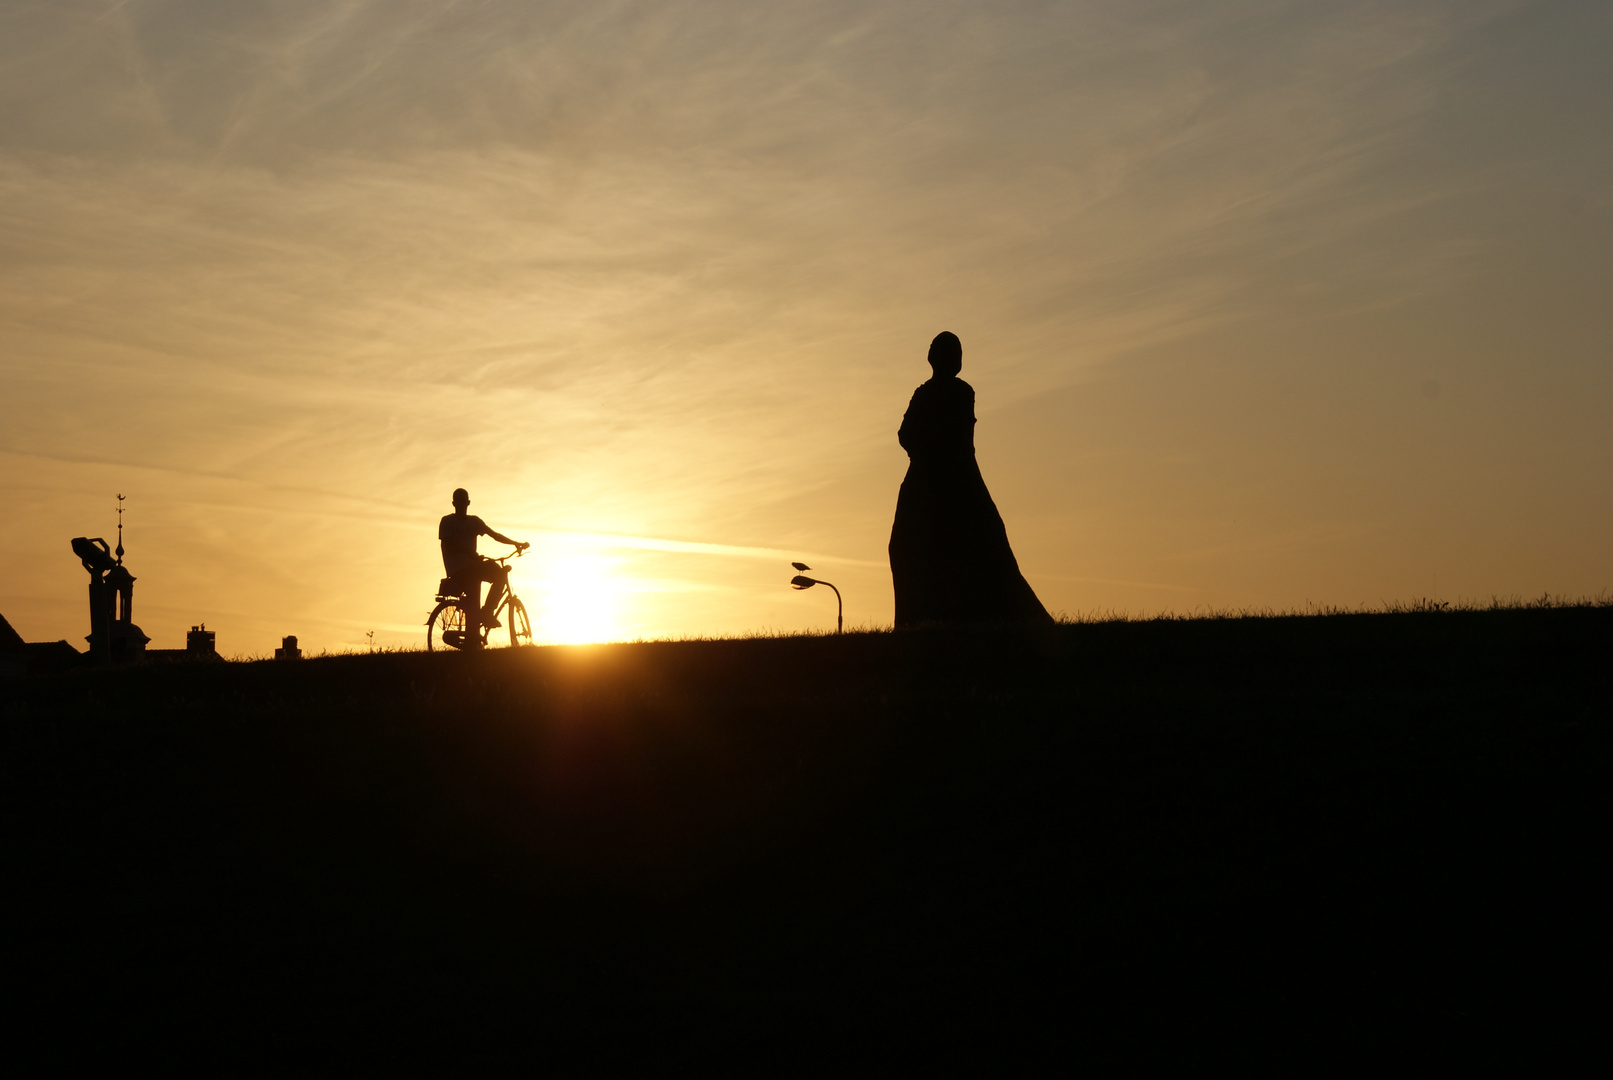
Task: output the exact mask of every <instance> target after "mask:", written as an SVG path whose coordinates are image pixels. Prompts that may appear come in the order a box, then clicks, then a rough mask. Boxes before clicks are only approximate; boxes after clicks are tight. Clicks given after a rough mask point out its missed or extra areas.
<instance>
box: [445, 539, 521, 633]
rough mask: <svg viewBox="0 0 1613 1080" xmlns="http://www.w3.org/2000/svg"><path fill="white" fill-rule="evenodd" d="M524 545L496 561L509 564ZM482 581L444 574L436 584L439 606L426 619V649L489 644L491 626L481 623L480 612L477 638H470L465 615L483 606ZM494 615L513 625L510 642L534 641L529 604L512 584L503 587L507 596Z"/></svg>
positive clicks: (504, 564)
mask: <svg viewBox="0 0 1613 1080" xmlns="http://www.w3.org/2000/svg"><path fill="white" fill-rule="evenodd" d="M525 550H526V549H525V548H516V549H515V550H514V551H512V552H510V553H509V554H508V555H501V556H499V557H498V558H496V559H494V560H493V561H494V562H496V563H498V564H499V565H500V566H502V567H504V569H506V570H508V569H509V568H510V560H511V559H513V558H517V557H518V556H520V555H521V553H522V552H524V551H525ZM481 598H482V583H481V582H480V581H473V582H471V583H470V585H469V586H461V585H460V584H459V583H458V582H457V581H455V580H454V579H453V578H443V579H442V581H441V582H439V583H438V585H437V595H436V597H435V599H436V601H437V606H436V607H434V608H432V609H431V616H430V618H428V619H426V651H427V652H433V651H435V650H436V649H437V647H438V645H439V644H440V645H444V646H447V647H448V648H452V649H464V648H467V647H468V648H473V649H480V648H485V647H486V646H487V636H488V633H489V631H488V628H487V627H485V626H482V625H480V617H479V616H478V620H477V622H478V625H477V630H478V634H477V637H478V638H479V640H477V641H475V642H470V641H467V640H466V639H467V637H468V636H469V629H468V627H469V624H470V620H469V619H468V618H466V615H465V612H466V611H467V610H470V611H477V612H479V611H480V610H481V608H480V606H479V605H480V604H481ZM493 614H494V617H495V618H497V619H499V620H500V621H501V622H503V623H504V625H505V626H508V627H509V628H510V644H511V645H512V646H513V645H530V644H532V624H531V623H530V622H528V621H527V617H526V605H525V604H523V603H521V598H520V597H518V596H516V595H515V590H514V589H513V588H510V589H506V590H504V599H503V600H502V601H500V602H499V606H498V610H497V611H495V612H494V613H493Z"/></svg>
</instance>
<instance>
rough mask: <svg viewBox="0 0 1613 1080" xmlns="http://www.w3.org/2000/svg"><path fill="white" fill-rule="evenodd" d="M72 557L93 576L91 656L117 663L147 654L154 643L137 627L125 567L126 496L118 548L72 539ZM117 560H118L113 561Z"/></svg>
mask: <svg viewBox="0 0 1613 1080" xmlns="http://www.w3.org/2000/svg"><path fill="white" fill-rule="evenodd" d="M73 554H74V555H77V556H78V561H79V562H80V563H82V564H83V566H84V569H85V570H86V571H88V572H89V575H90V634H89V637H88V638H86V639H85V640H87V641H88V642H89V643H90V655H91V656H92V657H93V658H94V659H95V660H97V661H99V662H101V663H118V662H120V661H123V660H129V659H133V658H134V657H136V656H138V655H139V654H141V653H143V652H145V649H146V643H147V642H148V641H150V640H151V639H150V638H148V637H146V635H145V634H143V633H141V631H140V628H139V627H138V626H136V625H135V624H134V621H133V608H134V581H135V578H134V575H133V574H131V573H129V571H128V570H126V569H124V566H123V496H122V495H119V496H118V547H117V551H116V552H114V551H112V550H111V549H110V548H108V547H107V545H106V541H105V540H102V539H101V538H100V537H99V536H97V537H95V538H93V539H91V538H90V537H86V536H75V537H74V538H73ZM114 556H115V557H114Z"/></svg>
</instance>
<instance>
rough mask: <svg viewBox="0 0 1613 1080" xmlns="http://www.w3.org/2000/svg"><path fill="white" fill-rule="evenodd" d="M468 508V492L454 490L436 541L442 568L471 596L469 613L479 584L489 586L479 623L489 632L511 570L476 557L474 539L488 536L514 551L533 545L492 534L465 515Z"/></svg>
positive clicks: (494, 623) (438, 528) (480, 520)
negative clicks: (449, 508)
mask: <svg viewBox="0 0 1613 1080" xmlns="http://www.w3.org/2000/svg"><path fill="white" fill-rule="evenodd" d="M469 506H470V493H469V492H467V491H466V490H465V489H464V488H455V489H454V512H453V513H452V514H447V515H445V516H444V517H443V519H442V522H441V524H439V525H438V526H437V539H438V540H440V541H442V569H443V573H445V574H447V575H448V576H449V577H450V578H452V579H453V580H454V581H455V582H457V583H458V584H459V585H461V586H462V587H463V588H464V589H465V591H466V592H467V593H469V594H470V598H471V600H470V605H471V608H472V610H474V609H475V605H476V594H477V593H478V592H480V591H481V587H482V584H481V583H482V582H484V581H485V582H487V583H488V585H489V586H490V587H489V588H488V590H487V602H486V603H484V604H483V605H482V612H481V619H480V622H481V625H482V626H483V627H484V628H487V629H491V628H493V627H495V626H497V625H499V622H498V617H497V614H496V613H497V612H498V605H499V601H500V600H501V599H503V597H504V593H505V590H507V589H508V588H509V587H510V571H509V568H508V567H505V566H501V565H499V564H498V563H497V562H495V561H493V560H492V559H489V558H487V557H486V556H484V555H478V554H477V553H476V538H477V537H480V536H488V537H491V538H493V539H494V540H497V541H498V542H499V543H501V544H509V545H510V546H511V547H513V548H515V549H516V550H517V551H525V550H526V549H527V548H529V547H531V546H532V545H530V544H524V543H522V542H521V541H519V540H511V539H510V538H509V537H508V536H505V535H504V534H503V533H499V532H494V531H493V530H492V529H490V528H488V525H487V522H485V521H483V520H482V519H481V518H479V517H477V516H475V515H474V514H467V513H465V510H466V509H467V508H468V507H469Z"/></svg>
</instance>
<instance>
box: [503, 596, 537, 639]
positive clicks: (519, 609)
mask: <svg viewBox="0 0 1613 1080" xmlns="http://www.w3.org/2000/svg"><path fill="white" fill-rule="evenodd" d="M505 617H506V618H508V619H509V620H510V644H511V645H530V644H532V624H531V623H530V622H528V621H527V617H526V605H525V604H523V603H521V600H520V598H519V597H515V596H512V597H510V609H509V613H508V614H507V615H506V616H505Z"/></svg>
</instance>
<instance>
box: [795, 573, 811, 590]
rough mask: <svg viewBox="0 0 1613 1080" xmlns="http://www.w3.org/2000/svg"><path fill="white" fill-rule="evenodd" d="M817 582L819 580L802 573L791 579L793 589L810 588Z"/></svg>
mask: <svg viewBox="0 0 1613 1080" xmlns="http://www.w3.org/2000/svg"><path fill="white" fill-rule="evenodd" d="M816 584H817V582H816V581H814V580H813V579H812V578H809V577H804V576H802V575H801V574H797V575H795V576H794V577H792V578H791V579H790V588H792V589H810V588H812V586H814V585H816Z"/></svg>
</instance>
